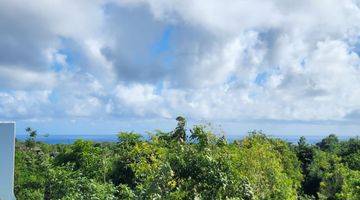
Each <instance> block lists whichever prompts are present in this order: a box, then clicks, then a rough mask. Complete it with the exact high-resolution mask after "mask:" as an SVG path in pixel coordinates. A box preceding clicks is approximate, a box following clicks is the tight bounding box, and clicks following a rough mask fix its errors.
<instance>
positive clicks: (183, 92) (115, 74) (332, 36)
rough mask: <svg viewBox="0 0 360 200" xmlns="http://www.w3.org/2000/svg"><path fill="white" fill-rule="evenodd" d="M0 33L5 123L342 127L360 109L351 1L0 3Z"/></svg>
mask: <svg viewBox="0 0 360 200" xmlns="http://www.w3.org/2000/svg"><path fill="white" fill-rule="evenodd" d="M0 30H1V31H0V88H1V91H0V92H1V98H0V108H1V109H2V111H3V112H2V113H3V114H0V117H14V118H16V117H20V118H26V117H29V118H31V117H36V116H43V117H49V118H56V117H74V118H80V117H81V118H84V117H85V118H98V117H101V118H112V117H114V118H127V117H141V118H154V117H161V118H169V117H174V116H176V115H179V114H182V115H186V116H189V117H192V118H196V119H204V118H205V119H225V120H236V119H275V120H347V119H349V118H352V119H353V118H354V117H351V116H354V115H356V114H354V113H358V110H359V109H360V103H359V102H360V101H359V100H360V93H359V92H358V91H357V90H358V89H357V88H359V86H360V76H359V75H360V68H359V67H360V58H359V52H360V51H359V45H360V43H359V36H360V2H359V1H357V0H341V1H340V0H320V1H311V0H306V1H299V2H294V1H290V0H289V1H287V0H285V1H284V0H281V1H280V0H272V1H266V2H264V1H260V0H251V1H250V0H249V1H248V0H243V1H230V0H224V1H216V0H207V1H204V0H198V1H190V0H174V1H168V0H132V1H129V0H104V1H100V0H99V1H76V2H73V1H64V0H58V1H51V2H49V1H34V2H31V3H29V2H27V1H20V0H16V1H5V0H3V1H0ZM20 94H21V95H20ZM35 96H38V97H35ZM25 99H28V100H29V102H27V101H26V100H25ZM15 105H18V107H16V106H15ZM28 107H29V108H30V107H34V108H36V109H35V110H37V111H36V112H35V113H34V114H33V115H31V114H29V112H28ZM44 108H51V110H52V112H46V109H44ZM349 116H350V117H349Z"/></svg>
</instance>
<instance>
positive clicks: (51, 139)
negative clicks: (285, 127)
mask: <svg viewBox="0 0 360 200" xmlns="http://www.w3.org/2000/svg"><path fill="white" fill-rule="evenodd" d="M245 136H246V135H229V136H226V138H227V140H228V141H234V140H240V139H242V138H244V137H245ZM27 137H28V136H27V135H17V136H16V139H17V140H20V141H24V140H26V138H27ZM269 137H275V138H280V139H282V140H285V141H287V142H290V143H297V141H298V140H299V138H300V137H301V136H294V135H277V136H269ZM324 137H326V136H305V138H306V139H307V142H308V143H310V144H315V143H317V142H319V141H321V140H322V139H323V138H324ZM350 137H351V136H338V138H339V139H340V140H347V139H349V138H350ZM352 137H355V136H352ZM144 138H148V136H147V135H144ZM78 139H82V140H90V141H93V142H117V141H118V138H117V135H115V134H113V135H48V136H44V135H38V136H37V138H36V140H37V141H41V142H45V143H48V144H71V143H74V142H75V141H76V140H78Z"/></svg>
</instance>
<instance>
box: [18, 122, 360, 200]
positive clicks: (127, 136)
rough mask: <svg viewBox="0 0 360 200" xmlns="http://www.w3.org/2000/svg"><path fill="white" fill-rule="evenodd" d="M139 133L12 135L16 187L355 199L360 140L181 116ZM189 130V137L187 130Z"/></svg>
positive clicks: (24, 191) (136, 195)
mask: <svg viewBox="0 0 360 200" xmlns="http://www.w3.org/2000/svg"><path fill="white" fill-rule="evenodd" d="M177 120H178V126H177V127H176V128H175V129H174V131H172V132H169V133H166V132H161V131H157V132H156V133H151V134H150V139H148V140H145V139H143V138H142V136H141V135H139V134H136V133H128V132H121V133H120V134H119V142H117V143H93V142H91V141H83V140H78V141H76V142H75V143H73V144H69V145H64V144H57V145H49V144H45V143H41V142H36V131H34V130H32V129H30V128H29V129H27V132H28V133H29V138H28V140H26V141H25V142H19V141H17V143H16V170H15V193H16V197H17V199H19V200H32V199H34V200H35V199H36V200H38V199H94V200H95V199H101V200H102V199H104V200H107V199H109V200H111V199H234V200H235V199H239V200H240V199H243V200H252V199H259V200H261V199H264V200H265V199H279V200H283V199H350V200H351V199H354V200H355V199H360V141H359V138H358V137H356V138H352V139H350V140H348V141H339V140H338V138H337V137H336V136H335V135H330V136H328V137H326V138H324V139H323V140H322V141H321V142H319V143H317V144H316V145H310V144H308V143H307V142H306V140H305V138H303V137H302V138H300V140H299V142H298V144H290V143H287V142H285V141H282V140H280V139H275V138H271V137H268V136H266V135H264V134H262V133H261V132H251V133H250V134H249V135H248V136H247V137H245V138H244V139H242V140H238V141H232V142H231V143H228V141H227V140H226V138H225V137H217V136H216V135H214V134H213V133H212V132H211V131H210V130H209V129H208V128H207V127H205V126H194V127H192V128H191V129H190V130H189V131H187V130H186V120H185V119H184V118H182V117H178V118H177ZM186 133H188V137H187V134H186Z"/></svg>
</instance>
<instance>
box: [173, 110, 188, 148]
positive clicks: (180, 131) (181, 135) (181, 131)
mask: <svg viewBox="0 0 360 200" xmlns="http://www.w3.org/2000/svg"><path fill="white" fill-rule="evenodd" d="M176 121H177V122H178V124H177V126H176V128H175V130H174V131H173V138H174V139H175V140H176V141H178V142H179V143H184V142H185V141H186V129H185V126H186V119H185V118H184V117H182V116H179V117H177V118H176Z"/></svg>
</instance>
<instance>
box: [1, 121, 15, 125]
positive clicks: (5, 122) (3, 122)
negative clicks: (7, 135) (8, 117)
mask: <svg viewBox="0 0 360 200" xmlns="http://www.w3.org/2000/svg"><path fill="white" fill-rule="evenodd" d="M0 124H15V122H14V121H0Z"/></svg>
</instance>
